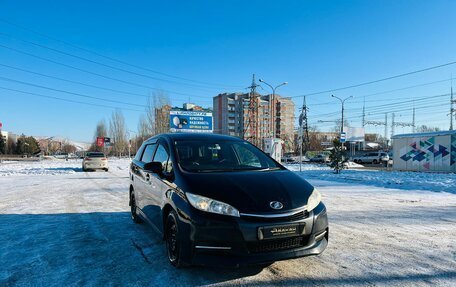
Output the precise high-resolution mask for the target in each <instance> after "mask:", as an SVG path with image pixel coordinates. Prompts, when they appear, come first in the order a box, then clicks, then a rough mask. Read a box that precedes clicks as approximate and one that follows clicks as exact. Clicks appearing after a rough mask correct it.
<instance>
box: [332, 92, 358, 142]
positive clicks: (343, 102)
mask: <svg viewBox="0 0 456 287" xmlns="http://www.w3.org/2000/svg"><path fill="white" fill-rule="evenodd" d="M331 97H333V98H336V99H338V100H339V101H340V103H341V104H342V120H341V123H340V133H341V134H342V133H343V132H344V104H345V101H346V100H348V99H350V98H353V96H350V97H347V98H345V99H341V98H339V97H336V96H334V95H331Z"/></svg>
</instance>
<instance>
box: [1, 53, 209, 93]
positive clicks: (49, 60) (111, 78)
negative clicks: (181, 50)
mask: <svg viewBox="0 0 456 287" xmlns="http://www.w3.org/2000/svg"><path fill="white" fill-rule="evenodd" d="M0 47H3V48H5V49H8V50H11V51H15V52H17V53H20V54H24V55H27V56H30V57H33V58H37V59H40V60H43V61H46V62H50V63H53V64H56V65H60V66H63V67H67V68H70V69H74V70H77V71H81V72H84V73H88V74H91V75H95V76H98V77H102V78H105V79H109V80H112V81H117V82H120V83H124V84H128V85H131V86H136V87H141V88H146V89H151V90H157V91H163V92H167V93H174V94H178V95H184V96H190V97H196V98H200V97H201V96H198V95H193V94H187V93H180V92H175V91H171V90H163V89H158V88H154V87H151V86H147V85H143V84H140V83H135V82H130V81H125V80H122V79H118V78H114V77H110V76H106V75H103V74H99V73H95V72H92V71H89V70H85V69H82V68H78V67H75V66H72V65H68V64H64V63H61V62H58V61H54V60H51V59H47V58H44V57H41V56H37V55H35V54H32V53H28V52H25V51H22V50H19V49H16V48H12V47H9V46H6V45H3V44H0ZM204 98H206V97H204Z"/></svg>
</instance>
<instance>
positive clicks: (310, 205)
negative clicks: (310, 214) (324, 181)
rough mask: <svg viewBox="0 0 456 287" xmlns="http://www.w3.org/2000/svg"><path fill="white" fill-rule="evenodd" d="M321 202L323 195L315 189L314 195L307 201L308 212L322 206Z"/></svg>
mask: <svg viewBox="0 0 456 287" xmlns="http://www.w3.org/2000/svg"><path fill="white" fill-rule="evenodd" d="M320 201H321V194H320V192H319V191H318V190H317V189H316V188H315V187H314V190H313V191H312V194H311V195H310V196H309V199H308V200H307V211H311V210H313V209H314V208H315V207H317V205H318V204H320Z"/></svg>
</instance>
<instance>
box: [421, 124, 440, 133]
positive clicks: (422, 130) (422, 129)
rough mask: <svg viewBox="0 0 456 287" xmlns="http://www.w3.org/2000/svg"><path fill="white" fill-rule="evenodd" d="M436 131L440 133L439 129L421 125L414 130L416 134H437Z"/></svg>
mask: <svg viewBox="0 0 456 287" xmlns="http://www.w3.org/2000/svg"><path fill="white" fill-rule="evenodd" d="M438 131H440V128H438V127H431V126H426V125H421V126H418V127H417V128H416V132H418V133H428V132H438Z"/></svg>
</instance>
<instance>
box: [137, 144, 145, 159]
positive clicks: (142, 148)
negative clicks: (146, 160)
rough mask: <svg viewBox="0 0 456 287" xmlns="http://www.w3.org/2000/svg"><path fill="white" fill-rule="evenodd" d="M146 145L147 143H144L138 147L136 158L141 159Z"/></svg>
mask: <svg viewBox="0 0 456 287" xmlns="http://www.w3.org/2000/svg"><path fill="white" fill-rule="evenodd" d="M145 147H146V145H142V146H141V147H140V148H139V149H138V151H137V152H136V155H135V160H137V161H141V156H142V153H143V151H144V148H145Z"/></svg>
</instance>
